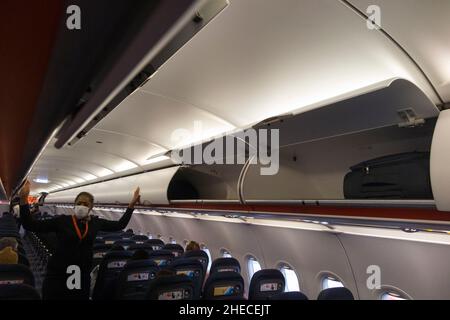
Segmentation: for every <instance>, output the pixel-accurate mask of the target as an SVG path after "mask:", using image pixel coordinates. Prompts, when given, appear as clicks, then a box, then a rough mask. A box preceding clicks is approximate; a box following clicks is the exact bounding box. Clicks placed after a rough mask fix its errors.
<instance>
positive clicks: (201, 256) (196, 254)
mask: <svg viewBox="0 0 450 320" xmlns="http://www.w3.org/2000/svg"><path fill="white" fill-rule="evenodd" d="M182 257H183V258H195V259H197V260H198V261H200V263H201V264H202V265H203V273H204V274H206V272H207V270H208V264H209V256H208V254H207V253H206V252H205V251H203V250H191V251H186V252H185V253H184V254H183V256H182Z"/></svg>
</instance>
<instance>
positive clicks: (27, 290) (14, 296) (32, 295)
mask: <svg viewBox="0 0 450 320" xmlns="http://www.w3.org/2000/svg"><path fill="white" fill-rule="evenodd" d="M40 299H41V297H40V295H39V293H38V292H37V291H36V289H35V288H33V287H32V286H30V285H28V284H23V283H22V284H5V285H0V300H40Z"/></svg>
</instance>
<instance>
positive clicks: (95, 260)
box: [92, 244, 112, 268]
mask: <svg viewBox="0 0 450 320" xmlns="http://www.w3.org/2000/svg"><path fill="white" fill-rule="evenodd" d="M111 247H112V245H111V244H94V247H93V248H92V268H95V267H96V266H98V265H99V264H100V263H101V262H102V260H103V257H104V256H105V255H106V254H107V253H108V251H109V250H110V249H111Z"/></svg>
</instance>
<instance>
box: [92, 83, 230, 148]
mask: <svg viewBox="0 0 450 320" xmlns="http://www.w3.org/2000/svg"><path fill="white" fill-rule="evenodd" d="M97 128H99V129H102V130H108V131H115V132H120V133H124V134H128V135H132V136H137V137H140V138H143V139H146V140H150V141H154V142H155V143H157V144H158V145H160V146H162V147H164V148H167V149H173V148H176V147H181V146H185V145H188V144H190V143H193V142H199V141H201V140H204V139H207V138H210V137H211V136H214V135H219V134H221V133H223V132H227V131H231V130H233V129H234V128H235V127H234V126H233V125H232V124H231V123H229V122H228V121H227V120H225V119H222V118H219V117H217V116H216V115H214V114H212V113H210V112H208V111H205V110H202V109H199V108H197V107H196V106H194V105H190V104H188V103H184V102H182V101H178V100H175V99H172V98H166V97H164V96H159V95H154V94H151V93H148V92H146V91H144V90H138V91H136V92H135V93H133V94H132V95H130V96H129V97H128V98H127V99H125V100H124V101H123V102H122V103H121V104H120V105H119V107H117V108H116V109H115V110H114V112H112V113H110V114H109V115H108V116H107V117H106V118H105V119H104V120H103V121H102V122H100V124H99V125H98V127H97ZM183 133H187V134H186V135H185V136H184V137H182V136H183ZM175 138H180V139H175Z"/></svg>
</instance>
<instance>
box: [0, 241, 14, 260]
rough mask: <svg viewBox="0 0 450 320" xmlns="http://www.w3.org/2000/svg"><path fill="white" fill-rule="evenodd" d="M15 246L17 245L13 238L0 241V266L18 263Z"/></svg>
mask: <svg viewBox="0 0 450 320" xmlns="http://www.w3.org/2000/svg"><path fill="white" fill-rule="evenodd" d="M17 246H18V243H17V241H16V239H14V238H1V239H0V264H17V263H18V262H19V256H18V254H17Z"/></svg>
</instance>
